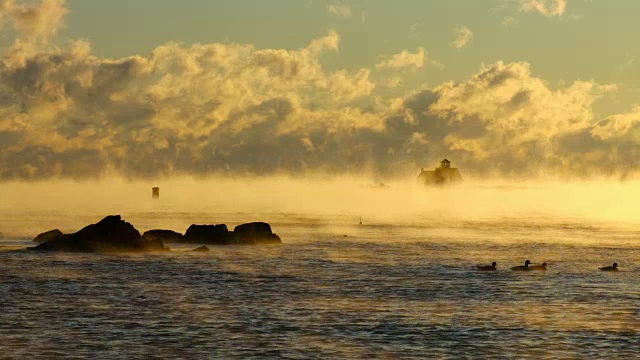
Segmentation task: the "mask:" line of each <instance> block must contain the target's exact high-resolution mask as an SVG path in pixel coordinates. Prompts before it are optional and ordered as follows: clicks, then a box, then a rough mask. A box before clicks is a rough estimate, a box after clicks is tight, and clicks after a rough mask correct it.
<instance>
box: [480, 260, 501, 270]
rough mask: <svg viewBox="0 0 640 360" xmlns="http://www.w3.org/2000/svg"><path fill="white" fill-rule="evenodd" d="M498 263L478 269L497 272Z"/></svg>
mask: <svg viewBox="0 0 640 360" xmlns="http://www.w3.org/2000/svg"><path fill="white" fill-rule="evenodd" d="M496 265H497V264H496V262H495V261H494V262H492V263H491V265H484V266H482V265H478V266H477V268H478V270H480V271H496Z"/></svg>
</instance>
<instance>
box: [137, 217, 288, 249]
mask: <svg viewBox="0 0 640 360" xmlns="http://www.w3.org/2000/svg"><path fill="white" fill-rule="evenodd" d="M143 237H145V238H147V239H150V240H151V239H153V240H162V241H164V242H175V243H184V244H207V245H272V244H281V243H282V240H280V237H279V236H278V235H276V234H274V233H273V232H272V231H271V225H269V224H267V223H263V222H253V223H248V224H242V225H238V226H236V227H235V228H234V229H233V231H229V229H228V228H227V225H225V224H219V225H195V224H194V225H191V226H189V228H188V229H187V232H186V233H185V234H184V235H182V234H180V233H177V232H175V231H172V230H150V231H147V232H145V233H144V235H143Z"/></svg>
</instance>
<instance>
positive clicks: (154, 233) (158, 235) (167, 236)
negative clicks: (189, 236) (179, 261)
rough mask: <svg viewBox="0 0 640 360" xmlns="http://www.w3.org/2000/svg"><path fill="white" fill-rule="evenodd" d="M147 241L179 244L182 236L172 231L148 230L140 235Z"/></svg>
mask: <svg viewBox="0 0 640 360" xmlns="http://www.w3.org/2000/svg"><path fill="white" fill-rule="evenodd" d="M142 237H143V238H145V239H147V240H160V241H163V242H181V241H182V234H180V233H179V232H176V231H173V230H149V231H147V232H145V233H144V234H142Z"/></svg>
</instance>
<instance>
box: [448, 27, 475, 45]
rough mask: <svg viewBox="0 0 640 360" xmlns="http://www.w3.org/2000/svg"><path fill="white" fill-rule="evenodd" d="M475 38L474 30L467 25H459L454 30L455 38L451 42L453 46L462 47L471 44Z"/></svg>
mask: <svg viewBox="0 0 640 360" xmlns="http://www.w3.org/2000/svg"><path fill="white" fill-rule="evenodd" d="M472 40H473V32H472V31H471V29H469V28H468V27H466V26H463V27H458V28H456V29H455V30H454V39H453V41H452V42H451V44H450V45H451V47H454V48H456V49H462V48H464V47H466V46H467V45H469V43H470V42H471V41H472Z"/></svg>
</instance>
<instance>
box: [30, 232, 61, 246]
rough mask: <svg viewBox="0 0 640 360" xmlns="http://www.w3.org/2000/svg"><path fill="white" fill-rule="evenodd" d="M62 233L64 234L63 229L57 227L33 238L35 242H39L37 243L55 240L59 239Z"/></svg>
mask: <svg viewBox="0 0 640 360" xmlns="http://www.w3.org/2000/svg"><path fill="white" fill-rule="evenodd" d="M62 235H64V234H63V233H62V231H60V230H58V229H55V230H51V231H47V232H43V233H42V234H40V235H38V236H36V237H35V238H34V239H33V242H37V243H43V242H47V241H53V240H56V239H58V238H59V237H61V236H62Z"/></svg>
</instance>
